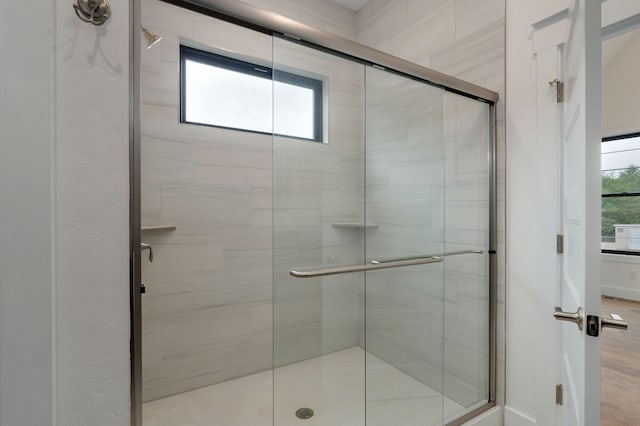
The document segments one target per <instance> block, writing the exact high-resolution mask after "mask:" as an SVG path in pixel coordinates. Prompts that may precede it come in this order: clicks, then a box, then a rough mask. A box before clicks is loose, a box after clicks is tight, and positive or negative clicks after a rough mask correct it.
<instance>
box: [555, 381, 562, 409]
mask: <svg viewBox="0 0 640 426" xmlns="http://www.w3.org/2000/svg"><path fill="white" fill-rule="evenodd" d="M562 390H563V386H562V385H556V405H562Z"/></svg>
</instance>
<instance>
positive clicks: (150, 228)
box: [141, 225, 176, 234]
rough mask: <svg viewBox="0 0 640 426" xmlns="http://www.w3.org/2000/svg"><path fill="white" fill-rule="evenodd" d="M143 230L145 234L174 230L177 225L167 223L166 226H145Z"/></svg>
mask: <svg viewBox="0 0 640 426" xmlns="http://www.w3.org/2000/svg"><path fill="white" fill-rule="evenodd" d="M141 230H142V232H143V233H145V234H158V233H161V232H172V231H175V230H176V227H175V226H171V225H165V226H143V227H142V229H141Z"/></svg>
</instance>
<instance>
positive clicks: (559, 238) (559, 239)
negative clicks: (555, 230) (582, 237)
mask: <svg viewBox="0 0 640 426" xmlns="http://www.w3.org/2000/svg"><path fill="white" fill-rule="evenodd" d="M556 253H558V254H562V253H564V235H562V234H558V235H556Z"/></svg>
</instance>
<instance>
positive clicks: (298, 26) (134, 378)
mask: <svg viewBox="0 0 640 426" xmlns="http://www.w3.org/2000/svg"><path fill="white" fill-rule="evenodd" d="M161 1H163V2H165V3H170V4H173V5H176V6H179V7H182V8H185V9H189V10H192V11H195V12H198V13H202V14H204V15H208V16H211V17H214V18H218V19H221V20H224V21H228V22H231V23H234V24H238V25H241V26H244V27H248V28H251V29H254V30H256V31H259V32H262V33H266V34H270V35H274V34H279V35H281V36H285V37H286V38H289V39H291V40H292V41H296V42H299V43H302V44H305V45H308V46H310V47H314V48H317V49H320V50H324V51H327V52H330V53H333V54H336V55H339V56H343V57H347V58H349V59H351V60H354V61H356V62H360V63H364V64H367V65H372V66H376V67H377V68H382V69H384V70H386V71H389V72H392V73H397V74H400V75H403V76H405V77H407V78H411V79H415V80H418V81H421V82H424V83H425V84H429V85H432V86H437V87H441V88H442V89H444V90H445V91H447V92H452V93H455V94H458V95H462V96H466V97H469V98H472V99H475V100H477V101H480V102H484V103H486V104H488V106H489V115H490V117H489V120H490V184H489V188H490V189H489V191H490V194H489V389H488V395H489V398H488V403H487V404H485V405H483V406H481V407H479V408H478V409H476V410H474V411H472V412H470V413H468V414H466V415H465V416H463V417H460V418H458V419H456V420H455V421H453V422H451V423H449V424H448V426H457V425H461V424H463V423H464V422H466V421H468V420H470V419H472V418H473V417H476V416H477V415H479V414H481V413H483V412H485V411H487V410H489V409H490V408H492V407H494V406H496V373H497V365H496V357H497V340H496V333H497V324H498V321H497V293H498V291H497V273H498V261H497V225H498V220H497V174H496V166H497V156H496V103H497V102H498V93H496V92H494V91H492V90H489V89H486V88H483V87H481V86H477V85H475V84H472V83H469V82H466V81H464V80H460V79H458V78H455V77H451V76H449V75H446V74H443V73H440V72H438V71H435V70H432V69H429V68H426V67H423V66H420V65H418V64H414V63H412V62H409V61H406V60H404V59H400V58H398V57H395V56H393V55H389V54H387V53H384V52H381V51H378V50H376V49H373V48H370V47H368V46H365V45H362V44H359V43H356V42H354V41H351V40H348V39H344V38H342V37H339V36H336V35H333V34H330V33H326V32H324V31H320V30H318V29H315V28H313V27H310V26H307V25H304V24H302V23H299V22H296V21H294V20H292V19H288V18H284V17H283V16H281V15H278V14H276V13H273V12H269V11H265V10H261V9H258V8H255V7H253V6H249V5H247V4H244V3H242V2H238V1H235V0H161ZM141 15H142V5H141V0H130V1H129V23H130V26H129V30H130V46H129V64H130V67H129V85H130V90H129V93H130V97H129V101H130V105H129V173H130V181H129V186H130V203H129V206H130V216H129V236H130V237H129V240H130V244H129V253H130V258H129V266H130V274H129V278H130V312H131V315H130V321H131V322H130V332H131V338H130V350H131V362H130V368H131V386H130V390H131V425H132V426H142V341H141V340H142V314H141V307H142V298H141V296H142V295H141V293H140V286H141V284H142V282H141V280H142V274H141V253H140V243H141V178H140V170H141V150H140V147H141V131H140V128H141V127H140V119H141V116H140V102H141V81H140V69H141V63H140V61H141V52H142V48H141V43H142V39H141V37H142V36H141V32H140V31H139V29H140V28H141V21H142V19H141Z"/></svg>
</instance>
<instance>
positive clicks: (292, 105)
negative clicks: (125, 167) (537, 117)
mask: <svg viewBox="0 0 640 426" xmlns="http://www.w3.org/2000/svg"><path fill="white" fill-rule="evenodd" d="M196 3H198V5H197V6H196V5H195V4H196ZM176 6H179V7H176ZM196 12H197V13H196ZM205 12H206V13H205ZM207 14H208V15H210V16H206V15H207ZM142 16H143V24H145V25H149V26H150V27H152V28H153V29H154V31H158V32H159V33H161V34H162V36H163V41H162V42H161V43H158V44H157V45H155V46H154V47H153V48H152V49H150V50H148V51H144V54H143V56H142V57H141V80H142V83H141V86H142V87H141V89H142V90H141V102H140V104H141V117H140V118H141V138H140V139H141V142H140V148H141V178H140V179H141V194H142V197H141V208H140V209H141V212H140V216H141V221H142V231H141V234H142V241H136V240H135V238H134V239H133V241H134V244H139V243H140V242H142V243H145V244H146V245H143V250H147V249H148V250H149V251H148V252H146V251H145V252H143V253H144V255H145V257H144V258H143V259H142V265H141V269H142V280H143V282H144V283H145V285H146V293H145V294H144V295H142V296H140V295H139V294H138V293H135V296H134V307H135V309H133V311H134V316H133V324H134V328H136V330H137V331H136V332H137V333H139V334H137V335H136V336H138V340H136V339H133V340H134V349H133V359H134V361H133V363H132V366H133V368H132V370H133V371H132V377H133V387H134V395H135V398H134V408H135V409H134V419H135V424H142V401H144V402H145V409H146V410H147V411H146V414H145V420H144V421H145V425H146V424H147V423H148V424H149V425H156V424H157V425H165V424H166V425H171V426H175V422H179V421H184V422H187V421H189V422H192V423H190V424H197V425H200V424H225V425H226V426H247V425H248V424H252V425H256V426H269V425H271V426H289V425H292V426H293V425H303V424H309V425H316V426H365V425H367V426H389V425H398V426H401V425H406V426H436V425H459V424H462V423H463V422H464V421H466V420H468V419H469V418H471V417H473V416H475V415H477V414H478V413H480V412H482V411H484V410H487V409H488V408H490V407H492V406H493V405H495V379H494V377H495V304H496V301H495V297H496V296H495V285H496V283H495V274H496V268H495V262H496V259H495V257H496V252H495V248H496V247H495V246H496V241H495V233H496V229H495V228H496V227H495V204H496V201H495V191H494V188H495V141H494V139H495V136H494V121H495V116H494V110H495V102H496V101H497V94H495V93H493V92H491V91H488V90H486V89H483V88H480V87H478V86H474V85H471V84H468V83H465V82H462V81H460V80H457V79H455V78H452V77H449V76H445V75H443V74H440V73H437V72H435V71H431V70H427V69H425V68H423V67H421V66H418V65H416V64H411V63H409V62H406V61H403V60H400V59H398V58H394V57H392V56H389V55H386V54H384V53H382V52H378V51H374V50H373V49H370V48H367V47H364V46H360V45H358V44H356V43H353V42H350V41H347V40H343V39H340V38H338V37H335V36H331V35H328V34H326V33H322V32H319V31H317V30H314V29H312V28H309V27H305V26H304V25H301V24H298V23H294V22H293V21H290V20H283V19H280V18H278V15H275V14H271V13H270V12H265V11H259V10H258V9H255V8H252V7H249V6H246V5H243V4H242V3H241V2H235V1H230V0H229V1H227V0H207V1H206V2H192V1H188V2H181V1H180V0H171V1H158V0H145V1H144V3H143V14H142ZM290 34H296V36H292V35H290ZM183 55H186V58H187V59H184V57H183ZM212 58H213V59H212ZM188 61H191V62H189V63H188V64H187V62H188ZM218 64H222V65H220V66H219V68H220V69H218V70H217V71H216V72H219V73H220V74H223V73H232V72H235V71H238V70H239V71H240V72H241V73H242V76H243V78H246V79H248V80H251V79H252V80H251V81H252V82H251V84H254V86H251V87H253V89H251V90H248V91H247V93H245V94H244V95H247V96H253V95H255V93H256V92H257V91H260V93H261V96H262V97H261V102H262V104H260V105H261V107H260V108H255V105H240V106H239V108H240V109H241V110H243V111H245V112H246V114H244V115H243V116H241V117H239V118H240V119H241V124H237V125H236V124H233V122H232V121H228V122H225V123H231V124H225V123H223V124H220V123H219V122H218V121H215V120H218V117H219V116H222V115H225V114H226V115H227V116H228V117H227V119H228V120H233V119H235V118H238V117H237V114H235V116H234V114H231V113H230V111H232V106H231V105H230V103H225V102H220V101H219V100H217V98H216V96H218V95H219V94H220V92H222V91H224V90H223V88H220V87H217V86H214V85H208V83H206V79H207V77H206V73H207V72H208V68H207V67H209V68H211V67H212V66H218ZM188 67H191V68H188ZM188 70H194V71H193V72H194V73H195V72H198V73H201V75H205V77H202V78H201V80H202V81H204V82H205V83H206V84H204V85H203V86H201V87H195V88H193V87H191V86H188V83H186V82H184V79H182V80H181V83H180V84H176V80H177V79H176V77H178V76H184V74H185V73H186V72H191V71H188ZM248 80H247V81H248ZM202 87H204V88H205V89H202ZM229 87H230V86H229ZM227 88H228V87H227ZM181 90H182V92H181ZM188 90H191V92H188ZM185 92H186V93H194V95H193V96H194V97H193V99H197V102H198V103H199V105H201V107H200V111H199V112H198V114H199V113H200V112H201V113H202V116H201V117H199V116H198V114H195V113H194V109H191V110H189V108H190V107H188V106H187V107H185V105H184V103H185V98H184V97H183V96H185V95H184V94H183V93H185ZM244 95H243V96H244ZM250 107H251V108H250ZM185 108H186V111H185ZM214 109H215V111H217V112H216V114H211V111H212V110H214ZM251 114H254V115H251ZM178 116H179V117H180V119H179V120H177V119H176V118H177V117H178ZM213 116H216V117H213ZM212 117H213V118H212ZM309 117H311V118H309ZM258 119H259V120H258ZM207 120H212V121H207ZM243 126H255V128H249V129H246V128H245V129H243V130H238V128H236V127H243ZM138 238H140V235H138ZM152 250H153V253H154V257H155V259H152V258H151V256H150V255H151V252H152ZM147 255H149V257H148V258H147V257H146V256H147ZM151 260H153V262H151ZM134 280H135V279H134ZM139 285H140V282H134V283H133V288H134V289H137V288H138V286H139ZM140 341H142V343H140ZM140 345H141V346H140ZM254 379H255V380H254ZM256 380H257V381H256ZM219 384H223V385H224V386H226V387H216V386H218V385H219ZM206 389H210V390H206ZM228 389H231V391H228ZM229 395H231V396H229ZM225 398H227V399H225ZM228 398H231V399H235V400H236V401H237V404H238V405H237V406H233V407H230V406H228V405H230V404H231V403H232V402H227V401H229V399H228ZM243 398H244V399H243ZM170 399H171V401H172V402H170V403H165V402H166V401H169V400H170ZM233 403H235V402H233ZM203 407H204V408H203ZM212 407H213V408H212ZM178 408H180V409H182V408H184V409H185V410H187V411H189V410H190V411H189V414H187V415H185V414H184V413H182V412H178V411H177V410H178ZM207 410H213V411H214V412H219V413H221V412H223V411H224V413H225V414H224V416H223V415H220V418H209V417H208V416H209V414H205V413H209V412H210V411H207ZM216 410H217V411H216ZM254 414H255V415H256V417H247V416H249V415H254ZM243 416H244V417H243ZM174 419H180V420H174ZM247 419H250V420H247ZM256 419H258V420H256ZM305 421H307V423H305ZM172 422H173V424H172ZM198 422H200V423H198ZM207 422H209V423H207ZM234 422H235V423H234Z"/></svg>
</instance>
